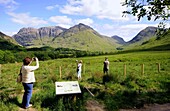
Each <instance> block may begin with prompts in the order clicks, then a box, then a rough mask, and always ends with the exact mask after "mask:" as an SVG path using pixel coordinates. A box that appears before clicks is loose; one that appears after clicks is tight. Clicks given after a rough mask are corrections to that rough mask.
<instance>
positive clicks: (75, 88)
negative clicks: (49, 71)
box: [55, 81, 81, 95]
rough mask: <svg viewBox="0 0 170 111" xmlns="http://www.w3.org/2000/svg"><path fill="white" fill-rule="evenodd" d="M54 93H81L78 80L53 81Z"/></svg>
mask: <svg viewBox="0 0 170 111" xmlns="http://www.w3.org/2000/svg"><path fill="white" fill-rule="evenodd" d="M55 87H56V95H62V94H77V93H81V90H80V87H79V83H78V81H68V82H55Z"/></svg>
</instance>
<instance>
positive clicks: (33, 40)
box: [13, 23, 120, 51]
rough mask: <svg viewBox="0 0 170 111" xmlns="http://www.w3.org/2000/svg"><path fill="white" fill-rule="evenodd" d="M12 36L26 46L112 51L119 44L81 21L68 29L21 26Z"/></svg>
mask: <svg viewBox="0 0 170 111" xmlns="http://www.w3.org/2000/svg"><path fill="white" fill-rule="evenodd" d="M13 37H14V38H15V40H16V41H17V42H18V43H20V44H21V45H23V46H26V47H28V46H31V47H42V46H51V47H54V48H58V47H63V48H70V49H78V50H88V51H112V50H116V47H117V46H120V44H119V43H118V41H117V40H115V39H114V38H110V37H106V36H102V35H100V34H99V33H98V32H97V31H95V30H94V29H93V28H91V27H89V26H87V25H84V24H82V23H80V24H78V25H75V26H73V27H71V28H69V29H64V28H61V27H43V28H39V29H35V28H22V29H21V30H20V31H19V32H18V33H17V34H16V35H14V36H13Z"/></svg>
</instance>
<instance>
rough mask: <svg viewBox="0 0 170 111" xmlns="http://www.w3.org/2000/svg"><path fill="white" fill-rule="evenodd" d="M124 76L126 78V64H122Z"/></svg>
mask: <svg viewBox="0 0 170 111" xmlns="http://www.w3.org/2000/svg"><path fill="white" fill-rule="evenodd" d="M124 77H125V78H126V64H124Z"/></svg>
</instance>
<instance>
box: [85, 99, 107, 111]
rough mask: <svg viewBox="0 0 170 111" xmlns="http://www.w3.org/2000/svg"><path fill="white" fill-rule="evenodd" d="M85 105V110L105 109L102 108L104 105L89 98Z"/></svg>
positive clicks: (102, 110) (100, 110) (98, 110)
mask: <svg viewBox="0 0 170 111" xmlns="http://www.w3.org/2000/svg"><path fill="white" fill-rule="evenodd" d="M85 107H86V109H87V111H106V110H105V109H104V105H101V104H100V103H99V102H97V101H95V100H89V101H87V102H86V104H85Z"/></svg>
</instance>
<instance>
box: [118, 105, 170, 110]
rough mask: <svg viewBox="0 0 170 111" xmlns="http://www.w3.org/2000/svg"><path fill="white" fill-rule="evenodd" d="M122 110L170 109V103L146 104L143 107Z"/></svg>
mask: <svg viewBox="0 0 170 111" xmlns="http://www.w3.org/2000/svg"><path fill="white" fill-rule="evenodd" d="M120 111H170V103H167V104H151V105H145V106H144V107H143V108H141V109H121V110H120Z"/></svg>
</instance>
